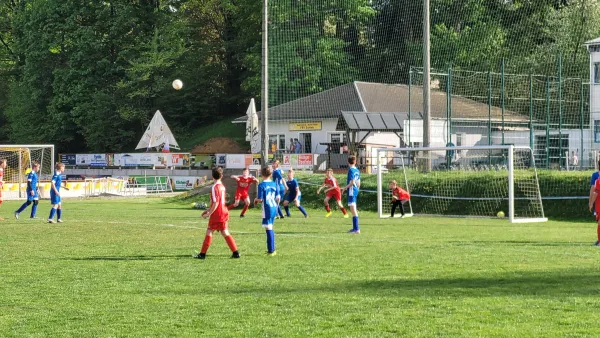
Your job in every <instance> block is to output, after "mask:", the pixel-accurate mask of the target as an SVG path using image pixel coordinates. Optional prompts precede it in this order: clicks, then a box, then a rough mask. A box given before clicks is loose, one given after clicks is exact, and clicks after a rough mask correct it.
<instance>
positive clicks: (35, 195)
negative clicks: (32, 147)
mask: <svg viewBox="0 0 600 338" xmlns="http://www.w3.org/2000/svg"><path fill="white" fill-rule="evenodd" d="M38 171H40V164H39V163H38V162H33V164H32V166H31V172H30V173H29V174H28V175H27V189H26V192H27V202H25V203H23V205H21V207H20V208H19V210H17V211H15V218H16V219H19V214H20V213H21V212H22V211H23V210H25V209H26V208H27V207H28V206H29V205H30V204H33V206H32V207H31V216H30V218H35V213H36V212H37V206H38V202H39V200H40V195H39V191H38V175H37V173H38Z"/></svg>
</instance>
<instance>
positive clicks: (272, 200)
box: [254, 167, 279, 256]
mask: <svg viewBox="0 0 600 338" xmlns="http://www.w3.org/2000/svg"><path fill="white" fill-rule="evenodd" d="M260 175H261V176H262V178H263V181H262V182H261V183H260V184H259V185H258V196H257V197H256V198H255V199H254V204H258V203H262V204H263V205H262V227H263V228H265V231H266V233H267V256H275V255H276V254H277V252H276V251H275V232H273V223H274V221H275V216H277V208H278V207H279V196H278V195H277V190H278V188H277V184H276V183H275V182H273V172H272V171H271V168H269V167H264V168H262V169H261V171H260Z"/></svg>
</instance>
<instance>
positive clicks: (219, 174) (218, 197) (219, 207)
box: [194, 168, 240, 259]
mask: <svg viewBox="0 0 600 338" xmlns="http://www.w3.org/2000/svg"><path fill="white" fill-rule="evenodd" d="M212 177H213V179H214V184H213V186H212V187H211V189H210V192H211V193H210V209H208V210H206V211H204V212H203V213H202V218H208V227H207V228H206V235H205V236H204V242H203V243H202V249H200V253H199V254H197V255H195V256H194V258H198V259H206V252H207V251H208V248H209V247H210V243H211V242H212V235H213V232H215V231H218V232H220V233H221V235H223V237H224V238H225V242H227V246H229V249H230V250H231V252H232V253H233V254H232V255H231V258H240V253H239V251H238V248H237V245H236V244H235V240H234V239H233V236H231V234H230V233H229V230H228V229H227V222H228V221H229V210H228V209H227V206H226V199H225V186H224V185H223V183H221V179H222V178H223V169H221V168H215V169H213V170H212Z"/></svg>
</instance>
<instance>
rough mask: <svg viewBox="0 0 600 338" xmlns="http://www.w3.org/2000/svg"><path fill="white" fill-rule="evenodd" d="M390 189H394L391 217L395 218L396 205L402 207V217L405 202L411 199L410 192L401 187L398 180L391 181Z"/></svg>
mask: <svg viewBox="0 0 600 338" xmlns="http://www.w3.org/2000/svg"><path fill="white" fill-rule="evenodd" d="M390 190H392V215H391V216H390V217H391V218H394V212H395V211H396V207H400V213H401V214H402V216H401V217H404V204H405V203H406V202H408V201H410V194H409V193H408V191H406V190H404V189H402V188H400V187H399V186H398V182H396V180H392V181H391V182H390Z"/></svg>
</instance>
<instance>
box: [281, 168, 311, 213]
mask: <svg viewBox="0 0 600 338" xmlns="http://www.w3.org/2000/svg"><path fill="white" fill-rule="evenodd" d="M285 183H286V185H287V188H288V194H287V196H286V197H285V200H284V201H283V208H284V209H285V214H286V216H287V217H290V216H291V215H290V207H289V206H288V205H289V204H290V203H292V202H293V203H294V204H295V205H296V207H297V208H298V210H300V212H301V213H302V215H304V217H305V218H308V214H307V213H306V210H304V207H303V206H301V205H300V197H301V194H300V186H299V185H298V181H296V179H295V178H294V170H293V169H291V168H290V170H289V171H288V180H287V182H285Z"/></svg>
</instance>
